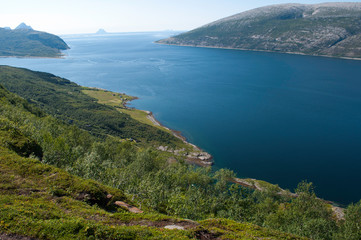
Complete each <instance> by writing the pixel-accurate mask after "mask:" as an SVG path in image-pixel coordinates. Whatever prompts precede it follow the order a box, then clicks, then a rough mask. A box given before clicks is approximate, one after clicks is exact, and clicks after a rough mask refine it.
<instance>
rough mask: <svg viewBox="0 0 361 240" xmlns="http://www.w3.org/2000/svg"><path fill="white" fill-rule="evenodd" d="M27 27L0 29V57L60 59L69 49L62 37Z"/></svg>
mask: <svg viewBox="0 0 361 240" xmlns="http://www.w3.org/2000/svg"><path fill="white" fill-rule="evenodd" d="M24 25H25V24H24ZM25 26H26V25H25ZM27 27H28V28H26V27H24V26H22V25H19V27H18V28H16V29H15V30H11V29H7V28H0V42H1V45H0V56H15V57H58V56H60V55H61V50H66V49H69V47H68V45H67V44H66V43H65V42H64V40H63V39H61V38H60V37H58V36H56V35H53V34H50V33H46V32H40V31H35V30H33V29H32V28H31V27H29V26H27Z"/></svg>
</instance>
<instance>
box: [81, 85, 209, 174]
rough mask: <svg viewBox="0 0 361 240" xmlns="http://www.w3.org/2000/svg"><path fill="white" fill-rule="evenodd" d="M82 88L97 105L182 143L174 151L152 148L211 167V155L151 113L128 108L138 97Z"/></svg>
mask: <svg viewBox="0 0 361 240" xmlns="http://www.w3.org/2000/svg"><path fill="white" fill-rule="evenodd" d="M82 88H83V90H82V91H83V93H85V94H87V95H89V96H91V97H93V98H95V99H97V100H98V102H99V103H101V104H105V105H109V106H112V107H115V108H116V109H117V110H118V111H120V112H121V113H125V114H128V115H130V117H131V118H133V119H134V120H136V121H138V122H141V123H143V124H148V125H150V126H153V127H156V128H158V129H160V130H161V131H164V132H166V133H168V134H171V135H173V136H174V137H176V138H178V139H179V140H181V141H182V143H183V144H179V145H177V147H176V149H173V148H171V147H169V146H167V145H165V144H164V146H154V147H155V148H156V149H157V150H158V151H162V152H169V153H171V154H173V155H175V156H179V157H182V158H184V159H185V161H186V162H188V163H190V164H195V165H198V166H201V167H207V166H211V165H213V161H212V160H213V157H212V155H211V154H209V153H207V152H205V151H203V150H202V149H201V148H200V147H198V146H196V145H194V144H192V143H190V142H188V140H187V138H186V137H184V136H183V135H182V133H181V132H180V131H177V130H174V129H170V128H168V127H166V126H164V125H163V124H162V123H161V122H159V121H158V120H157V119H156V118H155V117H154V115H153V113H152V112H151V111H147V110H141V109H136V108H134V107H129V106H128V104H129V102H130V101H133V100H136V99H139V98H138V97H135V96H130V95H127V94H125V93H119V92H112V91H109V90H106V89H102V88H97V87H84V86H82Z"/></svg>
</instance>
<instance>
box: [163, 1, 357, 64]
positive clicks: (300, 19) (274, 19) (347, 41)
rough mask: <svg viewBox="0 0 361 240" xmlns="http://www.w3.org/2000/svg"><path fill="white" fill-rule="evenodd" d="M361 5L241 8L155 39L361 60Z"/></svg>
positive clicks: (196, 45)
mask: <svg viewBox="0 0 361 240" xmlns="http://www.w3.org/2000/svg"><path fill="white" fill-rule="evenodd" d="M360 16H361V3H356V2H354V3H322V4H312V5H311V4H280V5H271V6H266V7H261V8H257V9H253V10H250V11H246V12H242V13H239V14H236V15H233V16H230V17H226V18H223V19H220V20H218V21H215V22H212V23H209V24H207V25H204V26H202V27H200V28H196V29H194V30H192V31H189V32H186V33H182V34H180V35H177V36H174V37H170V38H167V39H162V40H159V41H157V43H162V44H170V45H181V46H195V47H212V48H230V49H240V50H256V51H270V52H280V53H294V54H306V55H316V56H329V57H342V58H354V59H356V58H361V18H360Z"/></svg>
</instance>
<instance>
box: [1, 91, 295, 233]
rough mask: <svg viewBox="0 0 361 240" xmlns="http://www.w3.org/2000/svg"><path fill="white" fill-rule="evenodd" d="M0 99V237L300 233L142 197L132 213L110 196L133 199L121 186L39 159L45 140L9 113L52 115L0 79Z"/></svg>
mask: <svg viewBox="0 0 361 240" xmlns="http://www.w3.org/2000/svg"><path fill="white" fill-rule="evenodd" d="M0 102H1V105H0V106H1V107H0V109H1V115H0V239H30V238H35V239H215V238H217V239H260V238H263V237H267V238H268V239H300V238H298V237H295V236H292V235H290V234H285V233H281V232H278V231H273V230H269V229H265V228H261V227H258V226H255V225H252V224H249V223H237V222H234V221H231V220H226V219H212V220H205V221H200V222H195V221H190V220H185V219H181V218H178V217H171V216H166V215H163V214H159V213H157V212H155V211H154V210H151V209H149V208H148V207H147V206H146V205H142V210H144V211H145V212H144V213H134V212H132V211H130V210H129V209H128V208H126V207H121V206H119V205H118V204H117V203H118V202H119V201H122V202H125V203H127V204H129V205H131V206H136V207H138V208H139V207H140V205H141V204H139V203H138V202H137V200H131V199H130V196H129V195H126V194H124V192H123V191H121V190H119V189H115V188H111V187H107V186H104V185H102V184H100V183H98V182H96V181H93V180H88V179H83V178H80V177H76V176H74V175H71V174H69V173H67V172H66V171H64V170H62V169H59V168H56V167H53V166H50V165H46V164H44V163H43V162H42V161H44V160H45V159H44V158H46V152H47V150H46V148H44V153H45V156H43V152H42V151H39V149H42V148H43V147H44V145H43V144H41V145H42V146H40V145H39V144H38V143H37V142H36V141H34V140H33V139H31V138H29V137H28V136H26V135H27V133H26V132H27V131H26V129H27V128H28V127H29V126H30V125H29V124H28V125H26V126H24V128H23V127H22V125H23V124H24V123H22V124H20V125H18V123H19V122H18V121H19V120H20V119H16V117H20V118H23V120H25V121H30V122H33V123H34V121H36V122H37V123H38V124H44V125H47V124H49V122H52V121H56V120H54V119H51V117H50V118H49V117H46V116H45V113H42V112H41V111H39V110H38V109H36V108H32V107H31V106H30V105H28V104H27V102H25V101H24V100H22V99H21V98H19V97H16V96H15V95H13V94H11V93H9V92H7V91H6V90H5V89H4V88H2V87H0ZM16 113H21V114H22V116H16V115H17V114H16ZM42 122H47V123H42ZM17 125H18V126H17ZM60 125H61V123H60ZM53 127H54V125H53ZM39 130H40V131H41V130H42V129H39ZM49 130H50V129H49ZM54 130H55V129H54ZM68 140H74V139H68ZM54 147H55V146H54ZM78 147H79V146H78ZM24 156H27V157H24ZM40 159H42V161H41V160H40ZM133 198H134V197H133ZM172 228H176V229H175V230H172Z"/></svg>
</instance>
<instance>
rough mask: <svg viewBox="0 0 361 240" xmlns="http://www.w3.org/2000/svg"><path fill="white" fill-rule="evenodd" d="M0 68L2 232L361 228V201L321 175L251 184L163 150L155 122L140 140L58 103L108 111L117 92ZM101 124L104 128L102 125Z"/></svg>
mask: <svg viewBox="0 0 361 240" xmlns="http://www.w3.org/2000/svg"><path fill="white" fill-rule="evenodd" d="M0 70H1V71H0V80H1V82H2V83H4V84H7V86H8V90H7V89H6V88H5V87H3V86H2V85H0V238H1V239H31V238H35V239H302V237H297V236H295V235H292V234H296V235H298V236H303V237H309V238H312V239H360V237H361V231H360V229H361V203H357V204H351V205H350V206H348V207H347V209H346V211H345V216H344V218H343V219H338V218H336V216H335V215H334V213H333V212H332V209H331V206H330V205H329V204H327V203H325V202H324V201H322V200H320V199H318V198H317V197H316V195H315V193H314V191H313V186H312V184H311V183H306V182H302V183H300V184H299V187H298V188H297V189H296V190H295V192H296V194H297V197H294V196H292V195H290V194H287V193H285V194H279V191H280V189H279V188H278V187H277V186H274V185H271V184H267V183H265V182H260V181H258V182H254V184H255V186H256V187H257V188H258V187H261V188H262V189H263V190H262V191H258V190H252V189H249V188H247V187H242V186H241V185H239V184H235V183H232V182H231V180H232V179H234V178H235V174H234V173H233V172H232V171H230V170H227V169H219V170H217V171H216V170H215V169H211V168H210V167H207V168H199V167H195V166H193V165H190V164H186V163H185V157H184V156H182V155H177V154H176V153H175V152H167V151H159V150H158V149H157V148H156V147H155V146H156V145H155V146H154V142H152V141H151V142H148V141H147V140H146V139H147V137H146V135H147V132H146V131H147V129H144V134H145V136H144V137H142V139H144V140H143V141H142V142H134V141H133V140H131V139H125V138H124V137H123V135H122V133H121V132H120V133H119V132H117V131H112V130H109V129H106V128H103V127H99V126H100V125H99V124H101V122H99V121H98V120H97V117H94V118H93V117H92V115H91V114H89V115H87V116H88V118H89V119H88V120H87V121H88V124H90V125H92V126H93V128H86V127H85V128H82V124H76V122H77V121H78V120H76V119H75V120H74V121H73V122H71V121H69V120H68V117H71V118H72V117H74V116H73V115H70V114H71V113H69V112H67V111H66V108H62V107H61V106H59V105H54V104H55V103H54V102H57V101H61V102H60V104H62V105H66V106H72V105H73V107H74V106H77V108H73V110H74V111H75V110H77V109H79V111H80V112H78V113H79V114H80V115H81V114H82V111H84V110H86V108H87V107H89V105H87V103H86V102H87V101H92V102H93V104H94V105H91V106H90V107H91V108H90V110H89V111H94V113H95V116H96V115H97V114H99V113H97V109H100V110H101V112H100V113H102V114H104V116H107V115H108V114H110V113H111V112H112V111H113V110H114V111H119V109H118V107H117V106H118V105H116V104H115V102H113V101H112V100H113V99H112V98H108V97H109V94H108V93H109V92H105V91H100V92H99V94H98V92H97V91H95V90H91V89H88V88H86V89H85V90H86V91H85V92H87V93H88V91H95V92H96V93H97V94H94V92H93V93H92V95H93V97H99V95H101V96H102V97H99V99H102V103H100V101H97V100H96V99H95V98H86V96H87V95H86V94H85V93H84V92H83V91H77V89H78V88H81V87H80V86H78V85H76V84H74V83H72V82H70V81H69V80H66V79H62V78H59V77H56V76H54V75H51V74H48V73H41V72H33V71H30V70H26V69H19V68H12V67H7V66H3V67H1V68H0ZM9 82H10V84H8V83H9ZM9 90H10V91H9ZM16 91H18V92H19V94H22V96H24V97H20V96H19V95H16V94H15V93H13V92H16ZM83 93H84V95H83ZM105 93H106V94H105ZM112 94H113V93H112ZM112 94H111V95H112ZM29 96H30V97H29ZM72 96H75V97H74V98H72ZM105 96H106V97H105ZM112 96H113V95H112ZM62 98H64V99H62ZM82 99H86V101H83V100H82ZM78 101H79V102H78ZM108 101H110V102H111V103H109V102H108ZM106 102H107V104H106ZM102 104H104V105H102ZM99 105H102V106H103V108H102V107H101V106H99ZM51 106H54V108H56V109H52V107H51ZM75 115H76V114H75ZM117 116H119V117H120V119H119V120H120V121H123V120H124V121H126V120H128V119H126V118H125V119H123V118H122V117H121V116H120V115H117ZM106 118H107V117H104V118H103V119H104V120H105V119H106ZM127 118H130V115H129V117H127ZM80 120H81V119H80ZM80 120H79V121H80ZM134 121H135V120H134ZM135 124H136V126H133V127H135V128H134V129H138V130H142V129H141V128H137V127H139V126H142V125H138V122H135ZM98 125H99V126H98ZM110 126H112V125H110ZM125 126H126V124H125ZM98 128H99V129H102V131H100V133H101V134H94V131H96V129H98ZM93 129H95V130H93ZM148 130H149V129H148ZM103 131H104V132H103ZM102 132H103V133H102ZM141 133H142V132H138V133H137V134H141ZM158 141H161V138H160V139H158ZM162 144H164V143H162ZM175 144H177V143H175ZM186 219H191V220H186Z"/></svg>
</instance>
